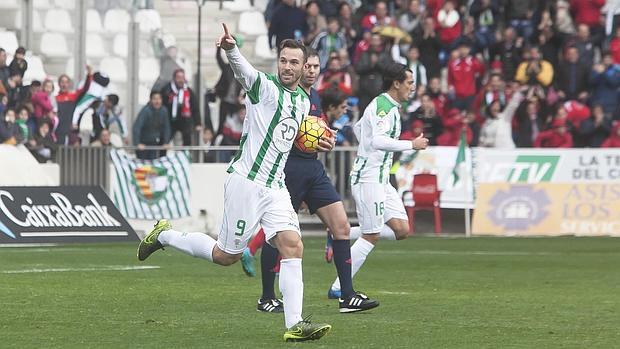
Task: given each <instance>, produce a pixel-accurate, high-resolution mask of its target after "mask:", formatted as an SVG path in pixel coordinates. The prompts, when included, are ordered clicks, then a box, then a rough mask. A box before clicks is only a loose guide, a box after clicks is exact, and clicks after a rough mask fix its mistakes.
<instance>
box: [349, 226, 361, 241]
mask: <svg viewBox="0 0 620 349" xmlns="http://www.w3.org/2000/svg"><path fill="white" fill-rule="evenodd" d="M361 236H362V229H361V228H360V227H351V232H350V233H349V240H351V241H354V240H357V239H359V238H360V237H361Z"/></svg>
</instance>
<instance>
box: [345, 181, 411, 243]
mask: <svg viewBox="0 0 620 349" xmlns="http://www.w3.org/2000/svg"><path fill="white" fill-rule="evenodd" d="M351 191H352V193H353V198H354V199H355V209H356V211H357V219H358V220H359V224H360V229H361V231H362V234H376V233H379V232H381V229H382V228H383V225H384V224H385V223H387V221H389V220H390V219H392V218H396V219H403V220H407V219H408V218H407V212H406V211H405V205H403V201H402V200H401V198H400V196H398V193H397V192H396V189H394V187H393V186H392V185H391V184H381V183H358V184H354V185H353V186H352V187H351Z"/></svg>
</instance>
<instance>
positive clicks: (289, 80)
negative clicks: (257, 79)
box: [278, 71, 301, 89]
mask: <svg viewBox="0 0 620 349" xmlns="http://www.w3.org/2000/svg"><path fill="white" fill-rule="evenodd" d="M278 78H279V79H280V82H281V83H282V85H284V87H286V88H289V89H293V87H295V86H296V85H297V84H298V83H299V81H300V79H301V72H299V73H297V74H296V73H295V72H294V71H293V72H292V73H291V74H284V73H281V72H279V73H278Z"/></svg>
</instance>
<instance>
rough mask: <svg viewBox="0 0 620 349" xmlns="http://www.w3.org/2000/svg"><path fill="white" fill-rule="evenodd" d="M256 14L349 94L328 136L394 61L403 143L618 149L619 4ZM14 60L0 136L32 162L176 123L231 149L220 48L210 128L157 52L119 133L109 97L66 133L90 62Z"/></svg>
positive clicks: (344, 126) (8, 68)
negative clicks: (155, 70)
mask: <svg viewBox="0 0 620 349" xmlns="http://www.w3.org/2000/svg"><path fill="white" fill-rule="evenodd" d="M265 20H266V23H267V27H268V30H269V44H270V46H271V47H272V48H273V49H275V47H277V45H278V44H279V42H281V41H282V40H284V39H287V38H296V39H298V40H303V41H304V42H305V43H306V44H307V45H309V46H311V47H313V48H314V49H315V50H316V51H318V53H319V56H320V58H321V74H320V77H319V79H318V81H317V83H316V88H317V90H318V91H319V92H320V93H322V92H325V91H329V90H331V89H333V88H337V89H339V90H341V91H342V92H344V93H346V94H347V95H348V96H350V98H349V106H350V108H349V111H348V113H347V114H344V115H342V116H341V117H340V118H337V119H335V120H334V121H333V122H332V125H331V126H332V127H333V128H335V129H338V130H340V131H341V132H339V133H338V138H337V144H339V145H350V144H354V143H355V142H356V140H355V137H354V136H353V135H352V132H351V128H352V124H353V123H354V122H355V121H356V120H357V119H358V118H359V117H360V115H361V112H363V110H364V108H365V107H366V105H367V104H368V103H369V102H370V100H371V99H372V98H373V97H374V96H376V95H377V94H379V93H380V92H381V82H382V67H384V66H385V64H386V62H389V61H397V62H401V63H403V64H406V65H408V66H409V67H410V68H411V69H412V71H413V72H414V74H415V77H416V82H417V92H416V94H415V96H414V97H413V98H412V99H411V100H410V101H409V102H408V103H406V105H404V106H403V108H402V136H401V138H403V139H412V138H414V137H416V136H418V135H419V134H420V133H422V132H423V133H424V135H425V136H426V137H428V138H429V139H430V144H431V145H456V144H458V142H459V139H460V136H461V134H462V133H465V135H466V139H467V142H468V143H469V144H470V145H471V146H483V147H495V148H513V147H553V148H556V147H563V148H567V147H620V105H619V103H618V100H619V99H618V96H619V91H620V90H619V89H620V26H619V25H618V23H620V1H619V0H608V1H604V0H572V1H565V0H473V1H464V0H459V1H457V0H448V1H446V0H409V1H406V0H390V1H371V0H365V1H359V0H350V1H341V2H338V1H328V0H318V1H315V0H312V1H302V2H301V3H299V2H298V1H297V2H296V1H295V0H271V1H269V4H268V6H267V9H266V11H265ZM239 41H241V38H240V37H239ZM24 55H25V49H24V48H22V47H20V48H19V49H17V51H16V52H15V53H14V58H13V60H12V61H11V62H10V63H9V62H7V53H6V52H5V51H4V50H3V49H0V116H1V117H0V143H9V144H24V145H25V146H26V147H28V148H29V149H30V150H31V152H32V153H33V154H34V155H35V157H36V158H37V159H39V161H47V160H48V159H53V156H54V152H55V151H56V148H57V145H59V144H74V145H79V144H92V145H95V146H98V145H103V146H107V145H111V144H116V145H119V144H126V145H128V144H133V145H135V146H137V147H139V148H143V146H145V145H164V144H168V143H169V141H170V139H171V138H172V137H174V135H175V134H176V133H177V132H178V133H180V134H181V138H182V144H183V145H190V144H197V137H195V135H197V132H201V133H202V135H203V138H204V140H205V141H207V142H214V143H215V144H220V145H238V144H239V139H240V137H241V129H242V124H243V119H244V115H245V108H244V105H243V99H244V96H243V91H242V89H241V88H240V86H239V85H238V83H237V82H236V81H235V79H234V77H233V74H232V71H231V70H230V67H228V64H227V62H226V60H225V58H224V57H223V56H224V55H223V54H222V52H220V50H218V51H217V52H216V59H217V62H218V65H219V66H220V68H221V70H222V75H221V77H220V80H219V81H218V83H217V84H216V86H215V87H214V88H213V89H211V90H210V91H209V92H208V94H207V99H208V100H210V101H214V100H215V99H218V100H219V106H220V110H219V123H218V125H219V126H218V128H217V129H213V126H212V125H211V117H210V115H209V113H207V115H205V116H204V118H203V117H201V115H200V112H199V111H198V108H197V98H199V97H198V96H197V95H196V93H194V91H192V89H191V88H190V87H189V86H188V85H187V81H186V77H185V75H184V72H183V71H182V70H180V69H178V67H177V66H175V65H174V64H172V65H170V64H166V63H165V59H166V58H169V57H164V58H163V59H162V72H163V71H164V70H165V71H166V75H163V77H160V79H159V80H158V82H156V86H154V90H153V91H154V92H153V93H152V94H151V98H150V102H149V103H148V104H147V105H146V106H144V108H143V109H142V110H141V111H140V113H139V114H138V115H136V117H135V118H134V119H135V120H136V121H135V124H134V127H133V129H132V131H133V132H132V134H131V135H130V134H128V132H127V127H126V125H125V118H124V116H123V115H122V108H121V107H120V103H119V98H118V96H117V95H114V94H109V95H107V96H103V97H102V98H101V100H100V101H97V102H96V103H94V104H91V105H89V108H88V109H89V110H88V111H89V113H88V115H89V118H90V117H92V131H91V132H90V134H88V135H86V136H84V134H80V133H78V132H76V131H75V129H76V125H75V120H74V114H75V110H76V105H77V104H78V102H79V100H80V98H81V97H83V96H84V95H87V93H86V92H88V91H87V90H88V88H89V84H91V82H93V81H95V82H99V81H98V80H97V77H99V79H105V77H103V76H102V75H99V76H97V74H96V73H93V72H92V71H91V70H89V71H88V78H87V79H86V80H85V81H83V82H81V83H80V84H75V85H77V86H79V87H78V88H73V85H74V83H73V81H72V80H71V78H70V77H69V76H67V75H61V76H60V77H59V78H58V80H57V81H52V80H45V81H32V82H31V84H30V85H28V86H23V84H22V78H23V76H24V73H25V71H26V69H28V65H27V62H26V60H25V59H24ZM164 66H165V69H164ZM160 80H161V81H160ZM56 90H58V91H56ZM173 106H174V107H173ZM207 110H209V109H208V108H207ZM80 112H82V111H81V110H80ZM80 135H81V137H80ZM80 138H81V139H80ZM84 138H87V139H84ZM114 140H116V141H114ZM119 140H120V141H119ZM139 155H140V156H141V157H145V158H150V157H154V156H157V152H152V151H151V152H149V151H143V152H141V153H140V154H139Z"/></svg>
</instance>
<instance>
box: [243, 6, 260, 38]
mask: <svg viewBox="0 0 620 349" xmlns="http://www.w3.org/2000/svg"><path fill="white" fill-rule="evenodd" d="M239 32H240V33H242V34H246V35H252V36H256V35H263V34H267V26H266V25H265V18H264V17H263V14H262V13H261V12H258V11H246V12H243V13H241V16H239Z"/></svg>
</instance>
